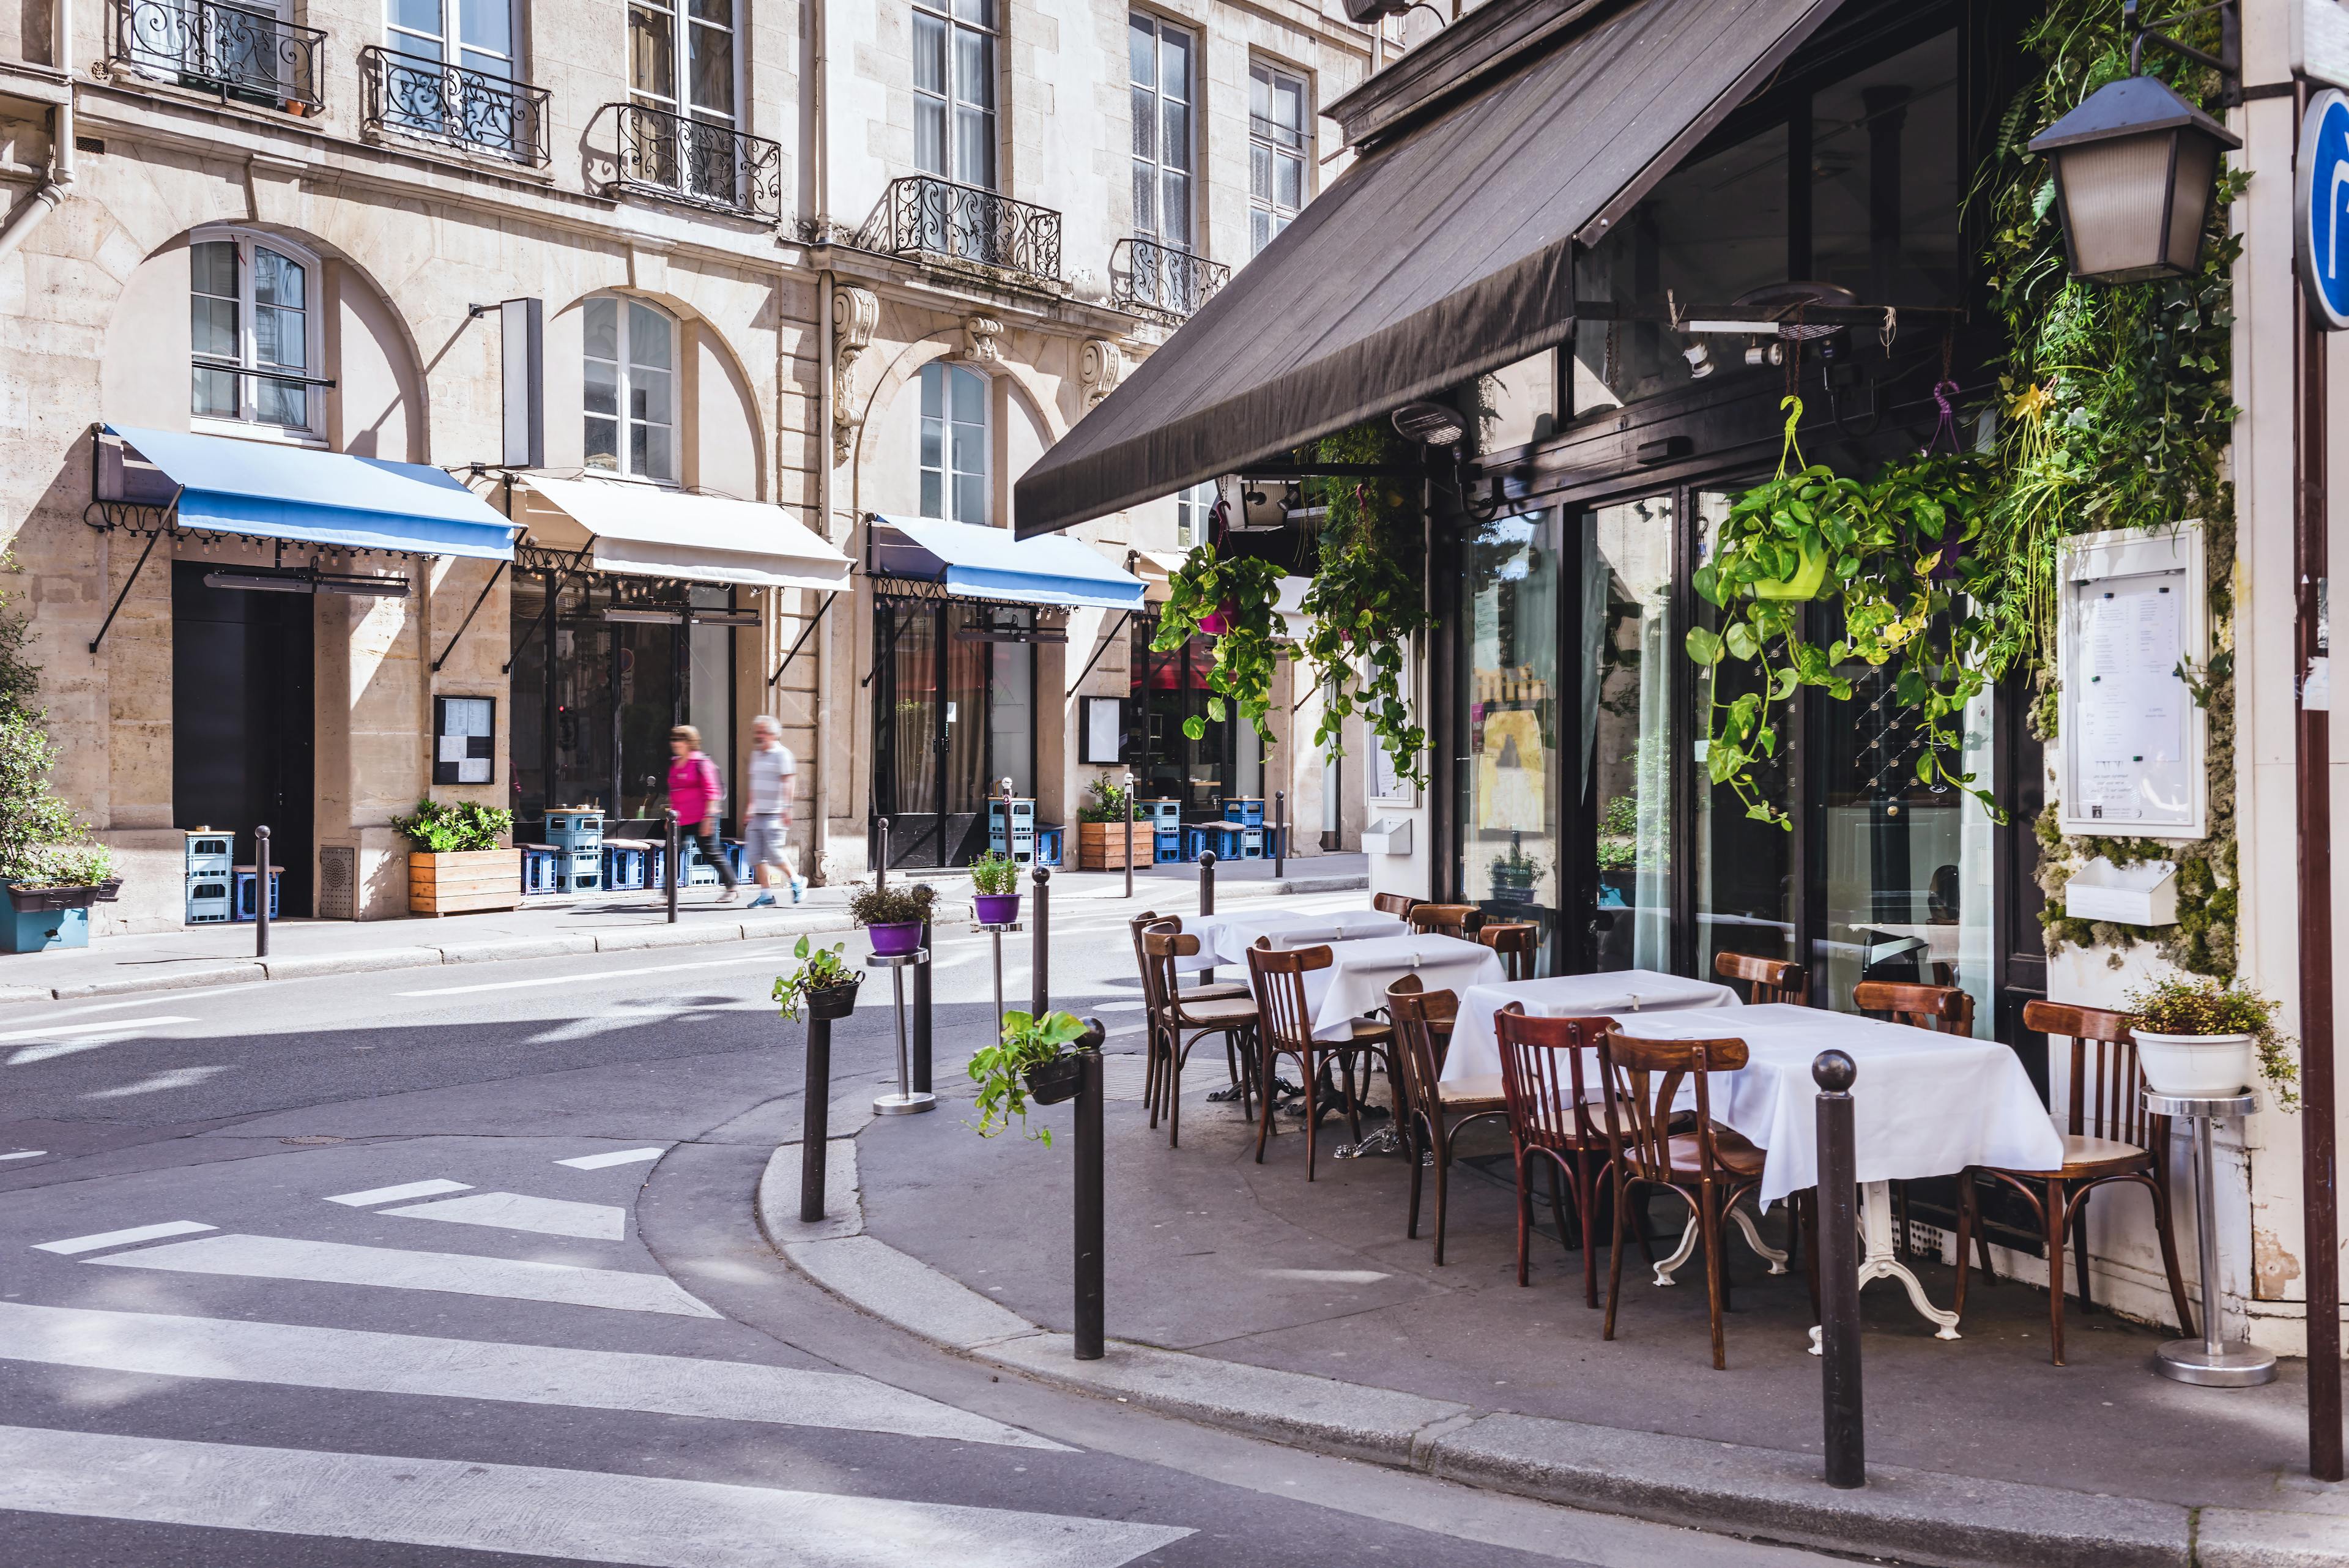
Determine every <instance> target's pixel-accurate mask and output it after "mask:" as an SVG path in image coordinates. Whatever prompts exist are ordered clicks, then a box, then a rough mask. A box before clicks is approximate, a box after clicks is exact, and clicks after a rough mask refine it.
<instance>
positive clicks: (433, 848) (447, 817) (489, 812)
mask: <svg viewBox="0 0 2349 1568" xmlns="http://www.w3.org/2000/svg"><path fill="white" fill-rule="evenodd" d="M391 826H392V830H393V831H394V832H396V833H398V834H401V835H403V836H406V837H407V839H408V840H409V843H411V844H413V845H415V846H417V847H418V848H419V849H423V850H428V851H429V852H430V853H432V854H434V855H461V854H464V853H465V852H466V851H468V850H473V849H496V848H500V847H502V846H501V845H500V844H499V843H498V840H500V839H501V838H503V837H504V836H506V835H507V834H509V833H512V831H513V813H512V812H511V811H508V810H506V809H505V808H504V807H502V806H495V805H473V804H471V803H470V802H468V803H460V804H458V805H442V804H441V803H440V802H438V801H434V800H429V799H428V800H419V801H418V802H417V803H416V809H415V810H414V811H411V812H409V814H408V815H406V816H395V817H393V818H392V819H391Z"/></svg>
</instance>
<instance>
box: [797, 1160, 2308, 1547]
mask: <svg viewBox="0 0 2349 1568" xmlns="http://www.w3.org/2000/svg"><path fill="white" fill-rule="evenodd" d="M799 1149H800V1146H799V1145H798V1144H797V1143H790V1144H785V1145H783V1146H781V1147H779V1148H777V1149H776V1150H775V1152H774V1154H773V1155H772V1156H771V1157H770V1158H769V1159H768V1161H767V1165H766V1168H765V1169H764V1171H763V1172H761V1176H760V1179H759V1188H758V1192H757V1195H756V1199H755V1204H754V1208H755V1215H756V1220H757V1223H758V1226H759V1230H760V1231H761V1233H762V1234H763V1235H764V1236H765V1237H766V1239H767V1241H769V1243H770V1244H771V1245H772V1246H773V1247H774V1249H775V1250H776V1251H778V1252H779V1253H781V1255H782V1256H783V1257H784V1258H785V1259H786V1260H788V1261H789V1262H791V1263H792V1266H793V1267H795V1268H797V1269H798V1270H800V1272H802V1273H803V1274H805V1275H806V1276H807V1277H809V1278H810V1279H812V1280H813V1281H814V1282H816V1283H817V1284H818V1285H821V1286H822V1287H823V1289H824V1290H826V1291H828V1292H830V1293H832V1294H833V1295H834V1296H836V1297H838V1298H839V1299H840V1300H842V1301H843V1302H845V1303H847V1304H848V1305H850V1306H851V1307H854V1308H855V1309H857V1310H858V1311H860V1312H864V1313H865V1314H869V1315H871V1316H874V1317H877V1318H880V1319H881V1320H883V1321H884V1322H886V1323H891V1324H895V1325H896V1326H898V1327H899V1328H902V1329H905V1331H906V1332H908V1333H911V1334H916V1335H917V1336H919V1337H921V1338H923V1339H926V1340H928V1341H929V1342H930V1343H931V1344H933V1345H936V1346H938V1347H939V1348H940V1349H943V1350H947V1351H951V1352H953V1353H955V1354H957V1355H967V1356H969V1357H971V1358H973V1359H975V1360H978V1361H981V1362H985V1363H987V1364H988V1365H990V1366H1000V1367H1002V1368H1004V1369H1006V1370H1008V1371H1012V1372H1017V1373H1019V1374H1020V1375H1022V1376H1028V1377H1032V1378H1035V1379H1037V1380H1039V1381H1041V1382H1044V1383H1048V1384H1050V1385H1052V1386H1056V1387H1059V1388H1062V1389H1065V1390H1069V1391H1071V1392H1075V1393H1081V1394H1088V1395H1092V1396H1093V1397H1097V1398H1112V1399H1115V1400H1117V1401H1119V1402H1121V1403H1128V1404H1133V1405H1138V1406H1142V1407H1146V1408H1150V1409H1154V1410H1157V1411H1159V1412H1161V1413H1162V1414H1165V1415H1170V1416H1176V1417H1183V1418H1185V1419H1187V1420H1193V1421H1197V1422H1200V1423H1203V1424H1205V1425H1208V1426H1215V1427H1222V1428H1231V1429H1234V1430H1237V1431H1240V1432H1244V1433H1247V1434H1248V1435H1250V1436H1254V1437H1259V1438H1271V1439H1273V1440H1275V1441H1278V1442H1284V1443H1288V1444H1291V1445H1294V1446H1296V1447H1299V1448H1304V1449H1311V1450H1315V1451H1319V1452H1326V1453H1332V1454H1337V1455H1341V1456H1343V1457H1346V1458H1350V1459H1368V1460H1371V1461H1373V1462H1376V1463H1380V1464H1387V1465H1393V1466H1396V1467H1398V1468H1402V1469H1414V1470H1419V1471H1422V1472H1423V1473H1425V1474H1428V1475H1432V1476H1434V1477H1436V1478H1437V1479H1439V1480H1451V1481H1455V1482H1458V1483H1460V1484H1463V1485H1466V1486H1473V1487H1478V1488H1482V1489H1485V1490H1492V1491H1500V1492H1508V1493H1513V1494H1515V1495H1517V1496H1520V1497H1528V1498H1534V1499H1537V1500H1538V1501H1545V1502H1555V1503H1562V1504H1565V1505H1568V1506H1569V1507H1574V1508H1579V1509H1585V1510H1588V1511H1594V1512H1599V1513H1612V1514H1623V1515H1630V1516H1631V1517H1635V1518H1640V1519H1647V1520H1652V1521H1658V1522H1661V1523H1667V1524H1676V1525H1683V1526H1688V1527H1692V1528H1695V1529H1700V1530H1704V1531H1707V1532H1712V1533H1714V1534H1721V1535H1728V1536H1733V1537H1737V1538H1740V1539H1747V1540H1754V1541H1766V1542H1776V1543H1781V1544H1785V1545H1791V1546H1802V1547H1808V1548H1811V1549H1814V1550H1824V1551H1828V1552H1845V1553H1851V1554H1857V1555H1862V1556H1871V1557H1891V1558H1896V1559H1898V1560H1899V1561H1901V1562H1904V1563H1920V1564H1929V1565H1931V1568H2072V1565H2074V1564H2076V1563H2097V1564H2098V1565H2099V1568H2106V1565H2110V1568H2316V1565H2317V1564H2320V1563H2324V1564H2337V1563H2342V1562H2344V1560H2349V1513H2344V1512H2337V1511H2328V1509H2327V1505H2328V1503H2330V1506H2331V1507H2332V1508H2336V1509H2337V1508H2338V1507H2339V1506H2340V1505H2339V1503H2338V1502H2333V1501H2331V1500H2326V1501H2316V1500H2313V1499H2312V1506H2311V1507H2310V1508H2309V1509H2307V1510H2305V1511H2295V1510H2235V1509H2217V1508H2210V1509H2199V1510H2198V1509H2189V1508H2187V1507H2185V1506H2183V1505H2180V1504H2178V1503H2168V1502H2157V1501H2151V1500H2148V1499H2142V1498H2127V1497H2114V1496H2108V1495H2105V1494H2101V1493H2096V1494H2092V1493H2088V1492H2080V1491H2071V1490H2064V1489H2063V1488H2058V1487H2045V1486H2033V1485H2030V1484H2027V1483H2022V1482H2014V1481H1998V1480H1978V1479H1975V1478H1972V1477H1967V1476H1958V1475H1951V1474H1947V1473H1944V1472H1941V1471H1938V1470H1925V1469H1909V1468H1906V1467H1902V1466H1897V1465H1882V1464H1878V1465H1871V1466H1870V1467H1869V1468H1868V1485H1867V1486H1866V1487H1865V1488H1862V1489H1860V1490H1856V1491H1837V1490H1830V1489H1829V1488H1827V1487H1826V1485H1825V1484H1824V1483H1823V1482H1821V1480H1819V1475H1818V1465H1819V1459H1818V1456H1817V1455H1816V1454H1810V1453H1800V1452H1794V1451H1790V1450H1786V1449H1764V1448H1757V1447H1754V1446H1751V1445H1746V1444H1739V1443H1723V1442H1715V1441H1712V1440H1708V1439H1703V1438H1682V1437H1673V1436H1670V1435H1666V1434H1662V1433H1655V1432H1642V1431H1637V1430H1630V1429H1625V1428H1614V1427H1602V1426H1597V1425H1592V1424H1589V1423H1585V1422H1578V1421H1563V1420H1555V1419H1551V1418H1547V1417H1535V1416H1522V1415H1517V1414H1514V1413H1512V1412H1508V1411H1497V1410H1474V1409H1471V1408H1470V1407H1467V1406H1464V1405H1456V1404H1451V1403H1447V1402H1445V1401H1443V1400H1438V1399H1431V1398H1426V1397H1422V1396H1419V1395H1415V1394H1404V1393H1401V1392H1399V1391H1396V1390H1392V1389H1383V1388H1374V1387H1369V1386H1363V1385H1360V1384H1351V1383H1343V1382H1340V1381H1339V1380H1337V1379H1335V1378H1327V1377H1318V1376H1310V1375H1309V1374H1305V1373H1297V1372H1284V1371H1279V1370H1276V1369H1273V1368H1268V1367H1260V1366H1247V1365H1243V1364H1238V1363H1233V1362H1226V1361H1218V1360H1215V1359H1213V1358H1211V1357H1207V1356H1203V1355H1190V1354H1188V1353H1186V1352H1183V1351H1173V1350H1162V1349H1159V1348H1157V1347H1155V1346H1152V1345H1135V1344H1131V1343H1128V1342H1124V1341H1120V1340H1112V1341H1110V1343H1109V1345H1108V1346H1107V1350H1108V1354H1107V1355H1105V1356H1104V1357H1103V1358H1102V1360H1100V1361H1092V1362H1081V1361H1077V1360H1075V1359H1074V1358H1073V1357H1072V1355H1071V1348H1070V1340H1069V1337H1068V1336H1067V1335H1066V1334H1053V1333H1050V1332H1048V1331H1046V1330H1044V1329H1041V1328H1040V1327H1038V1326H1037V1325H1036V1324H1032V1323H1030V1322H1029V1321H1028V1320H1027V1319H1025V1318H1023V1317H1020V1316H1019V1315H1018V1314H1015V1313H1013V1312H1011V1311H1010V1310H1009V1308H1007V1307H1005V1306H1003V1305H1002V1304H1001V1303H998V1302H996V1301H993V1300H991V1299H990V1298H988V1297H987V1296H985V1295H982V1294H980V1293H978V1292H977V1291H974V1290H972V1289H971V1288H970V1287H969V1286H968V1285H965V1284H963V1283H962V1282H959V1281H957V1280H956V1279H954V1278H952V1277H951V1276H949V1275H947V1274H946V1273H944V1272H941V1271H939V1270H936V1269H934V1268H932V1267H930V1265H928V1264H927V1263H925V1262H921V1261H920V1260H918V1259H916V1258H914V1257H912V1256H910V1255H909V1254H907V1253H905V1252H901V1251H897V1250H896V1249H895V1248H894V1247H891V1246H889V1245H888V1244H887V1243H886V1242H884V1241H880V1240H879V1239H878V1238H876V1237H874V1236H871V1235H868V1234H866V1233H865V1230H864V1208H863V1202H862V1197H861V1193H860V1191H859V1188H858V1180H857V1174H856V1148H855V1140H854V1136H853V1135H851V1136H849V1137H835V1138H833V1139H832V1140H831V1141H830V1142H829V1143H828V1144H827V1146H826V1148H825V1155H826V1159H825V1170H826V1175H825V1188H826V1197H827V1199H828V1200H829V1201H828V1205H827V1208H828V1212H827V1213H826V1215H825V1218H824V1219H823V1220H822V1221H820V1222H819V1223H816V1224H813V1225H809V1224H803V1223H802V1221H801V1220H799V1218H798V1209H799V1204H798V1197H799V1181H798V1171H799V1159H800V1154H799Z"/></svg>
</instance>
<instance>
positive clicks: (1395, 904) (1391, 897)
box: [1371, 893, 1419, 920]
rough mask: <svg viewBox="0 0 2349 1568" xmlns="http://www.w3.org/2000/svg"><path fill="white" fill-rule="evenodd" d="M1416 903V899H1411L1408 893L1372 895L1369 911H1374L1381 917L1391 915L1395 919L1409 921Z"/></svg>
mask: <svg viewBox="0 0 2349 1568" xmlns="http://www.w3.org/2000/svg"><path fill="white" fill-rule="evenodd" d="M1418 902H1419V900H1418V899H1417V898H1413V897H1412V896H1411V895H1410V894H1408V893H1373V894H1371V909H1376V910H1377V911H1378V912H1379V913H1380V914H1381V915H1392V916H1394V917H1395V918H1396V919H1403V920H1407V919H1411V911H1412V908H1413V905H1415V904H1417V903H1418Z"/></svg>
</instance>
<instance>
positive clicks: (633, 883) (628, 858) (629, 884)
mask: <svg viewBox="0 0 2349 1568" xmlns="http://www.w3.org/2000/svg"><path fill="white" fill-rule="evenodd" d="M652 847H653V846H652V841H651V840H649V839H645V838H607V839H605V840H604V888H605V891H607V892H627V891H636V890H641V889H642V888H646V887H647V886H648V885H650V883H651V873H652Z"/></svg>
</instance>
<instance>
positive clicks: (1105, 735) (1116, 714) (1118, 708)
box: [1077, 697, 1125, 766]
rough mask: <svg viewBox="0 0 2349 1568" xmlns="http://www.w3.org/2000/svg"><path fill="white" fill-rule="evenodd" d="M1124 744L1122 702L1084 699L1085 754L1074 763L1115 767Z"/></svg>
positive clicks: (1123, 711) (1119, 700)
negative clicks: (1111, 765)
mask: <svg viewBox="0 0 2349 1568" xmlns="http://www.w3.org/2000/svg"><path fill="white" fill-rule="evenodd" d="M1124 741H1125V701H1124V699H1123V698H1119V697H1088V698H1086V699H1085V733H1084V754H1083V755H1082V756H1081V757H1080V758H1078V759H1077V760H1078V761H1080V762H1083V763H1099V764H1102V765H1103V766H1107V765H1109V764H1112V763H1115V762H1116V761H1117V760H1118V757H1119V754H1120V753H1121V751H1122V750H1123V743H1124Z"/></svg>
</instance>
